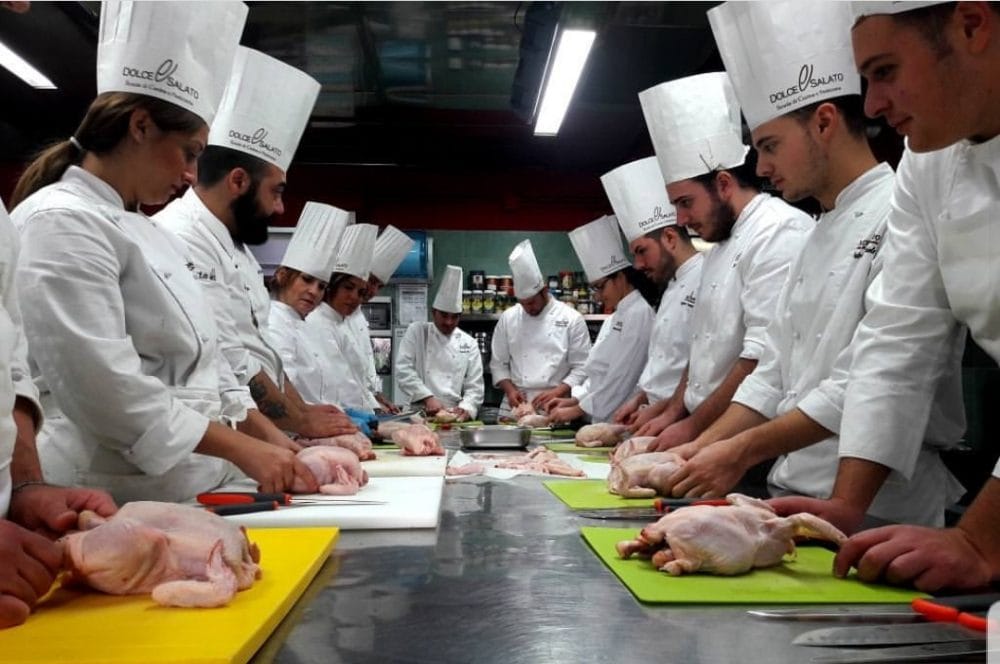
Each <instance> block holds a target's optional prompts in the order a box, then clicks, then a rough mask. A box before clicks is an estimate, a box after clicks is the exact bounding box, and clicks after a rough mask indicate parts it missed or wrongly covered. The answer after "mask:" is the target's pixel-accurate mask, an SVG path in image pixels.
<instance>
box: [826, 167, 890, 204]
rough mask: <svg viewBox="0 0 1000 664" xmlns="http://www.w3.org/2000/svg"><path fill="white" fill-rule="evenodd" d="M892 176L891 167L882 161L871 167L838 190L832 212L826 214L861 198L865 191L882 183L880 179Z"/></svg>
mask: <svg viewBox="0 0 1000 664" xmlns="http://www.w3.org/2000/svg"><path fill="white" fill-rule="evenodd" d="M892 174H893V170H892V166H890V165H889V164H887V163H885V162H884V161H883V162H880V163H878V164H876V165H875V166H872V167H871V168H869V169H868V170H867V171H865V172H864V173H862V174H861V175H860V176H858V177H856V178H855V179H854V180H853V181H852V182H851V183H850V184H848V185H847V186H846V187H844V188H843V189H841V190H840V193H839V194H837V198H836V199H834V201H833V210H828V212H833V211H834V210H836V209H837V208H839V207H840V206H841V205H844V204H847V203H850V202H851V201H854V200H857V199H858V198H860V197H861V196H863V195H864V194H865V192H866V191H868V190H869V189H871V188H872V187H875V186H878V185H879V184H880V183H881V182H882V178H884V177H885V176H886V175H892Z"/></svg>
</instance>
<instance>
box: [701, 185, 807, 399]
mask: <svg viewBox="0 0 1000 664" xmlns="http://www.w3.org/2000/svg"><path fill="white" fill-rule="evenodd" d="M814 225H815V222H814V221H813V219H812V218H811V217H809V215H807V214H806V213H804V212H802V211H801V210H798V209H796V208H793V207H792V206H791V205H789V204H787V203H785V202H784V201H782V200H780V199H778V198H775V197H773V196H770V195H769V194H758V195H757V196H754V197H753V198H752V199H751V200H750V202H749V203H747V205H746V206H745V207H744V208H743V210H742V211H741V212H740V214H739V217H738V218H737V220H736V224H735V225H734V226H733V230H732V235H731V236H730V237H729V239H727V240H725V241H724V242H719V243H718V244H716V245H715V246H713V247H712V248H711V249H709V250H708V251H707V252H705V264H704V266H703V267H702V273H701V286H700V287H699V289H698V306H697V307H695V309H694V315H693V316H692V320H691V357H690V359H689V361H688V382H687V389H686V390H685V391H684V406H685V407H686V408H687V410H688V412H692V411H694V409H696V408H697V407H698V406H700V405H701V402H702V401H704V400H705V399H706V398H707V397H708V396H709V395H710V394H711V393H712V392H714V391H715V389H716V388H717V387H719V385H720V384H722V381H723V380H724V379H725V377H726V376H727V375H728V374H729V372H730V371H731V370H732V368H733V365H734V364H735V363H736V361H737V360H738V359H741V358H743V359H748V360H757V359H760V354H761V351H762V350H763V348H764V330H765V328H766V327H767V324H768V323H770V322H771V319H773V318H774V313H775V307H776V305H777V301H778V293H779V292H780V291H781V287H782V286H783V285H784V283H785V278H786V276H787V275H788V266H789V265H790V264H791V262H792V259H793V258H795V256H797V255H798V253H799V250H800V249H801V248H802V243H803V242H804V241H805V239H806V235H808V233H809V231H810V230H812V227H813V226H814Z"/></svg>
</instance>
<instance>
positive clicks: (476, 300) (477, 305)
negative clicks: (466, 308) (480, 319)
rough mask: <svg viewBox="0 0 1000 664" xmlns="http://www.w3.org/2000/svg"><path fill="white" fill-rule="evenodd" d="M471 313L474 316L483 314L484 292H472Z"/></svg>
mask: <svg viewBox="0 0 1000 664" xmlns="http://www.w3.org/2000/svg"><path fill="white" fill-rule="evenodd" d="M470 312H471V313H474V314H481V313H483V291H481V290H474V291H472V306H471V307H470Z"/></svg>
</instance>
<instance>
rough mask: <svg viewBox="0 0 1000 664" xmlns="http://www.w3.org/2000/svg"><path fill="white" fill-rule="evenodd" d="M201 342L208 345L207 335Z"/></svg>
mask: <svg viewBox="0 0 1000 664" xmlns="http://www.w3.org/2000/svg"><path fill="white" fill-rule="evenodd" d="M201 342H202V343H203V344H207V343H208V337H207V336H206V335H204V334H203V335H201Z"/></svg>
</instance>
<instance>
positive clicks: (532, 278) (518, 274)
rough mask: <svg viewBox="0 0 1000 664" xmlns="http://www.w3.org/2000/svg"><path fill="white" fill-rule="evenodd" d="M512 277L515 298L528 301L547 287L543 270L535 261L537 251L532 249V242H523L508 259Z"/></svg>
mask: <svg viewBox="0 0 1000 664" xmlns="http://www.w3.org/2000/svg"><path fill="white" fill-rule="evenodd" d="M507 263H508V264H509V265H510V272H511V275H513V277H514V297H516V298H517V299H518V300H527V299H528V298H529V297H533V296H534V295H537V294H538V292H539V291H541V290H542V288H544V287H545V280H544V279H542V270H541V269H540V268H539V267H538V261H537V260H535V250H534V249H532V248H531V240H522V241H521V242H520V243H518V245H517V246H516V247H514V251H512V252H510V256H509V257H508V258H507Z"/></svg>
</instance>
